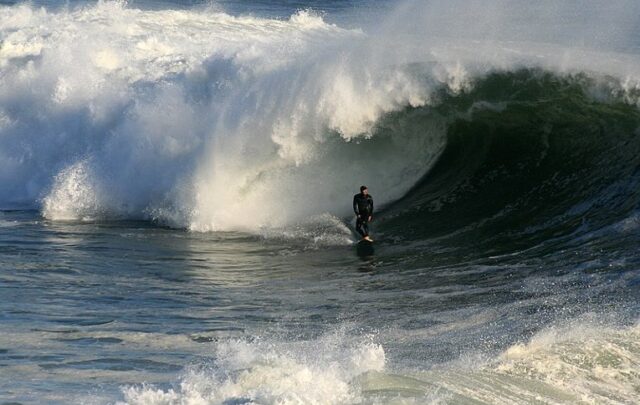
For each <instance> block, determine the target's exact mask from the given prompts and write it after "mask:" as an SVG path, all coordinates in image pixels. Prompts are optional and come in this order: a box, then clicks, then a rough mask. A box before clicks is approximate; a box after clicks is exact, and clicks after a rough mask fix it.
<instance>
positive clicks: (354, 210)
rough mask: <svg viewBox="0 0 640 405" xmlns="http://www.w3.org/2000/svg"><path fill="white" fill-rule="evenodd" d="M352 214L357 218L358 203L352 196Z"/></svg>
mask: <svg viewBox="0 0 640 405" xmlns="http://www.w3.org/2000/svg"><path fill="white" fill-rule="evenodd" d="M353 212H355V213H356V216H359V215H360V214H359V213H358V201H357V200H356V196H353Z"/></svg>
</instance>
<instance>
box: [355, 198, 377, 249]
mask: <svg viewBox="0 0 640 405" xmlns="http://www.w3.org/2000/svg"><path fill="white" fill-rule="evenodd" d="M353 211H354V212H355V213H356V217H357V220H356V231H358V233H359V234H360V235H362V239H363V240H366V241H368V242H373V239H371V237H369V222H371V220H372V219H373V198H372V197H371V195H369V190H367V186H362V187H360V193H358V194H356V195H354V196H353Z"/></svg>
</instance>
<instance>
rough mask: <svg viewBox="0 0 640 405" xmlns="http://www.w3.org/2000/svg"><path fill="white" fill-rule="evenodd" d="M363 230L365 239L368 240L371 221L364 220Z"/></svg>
mask: <svg viewBox="0 0 640 405" xmlns="http://www.w3.org/2000/svg"><path fill="white" fill-rule="evenodd" d="M362 230H363V231H364V232H363V233H362V236H363V237H365V238H366V237H367V236H369V221H367V220H366V219H363V220H362Z"/></svg>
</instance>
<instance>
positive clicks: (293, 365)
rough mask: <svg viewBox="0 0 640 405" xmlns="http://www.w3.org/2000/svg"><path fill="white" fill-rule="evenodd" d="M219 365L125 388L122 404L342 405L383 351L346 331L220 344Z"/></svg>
mask: <svg viewBox="0 0 640 405" xmlns="http://www.w3.org/2000/svg"><path fill="white" fill-rule="evenodd" d="M215 357H216V360H215V364H213V365H211V366H206V367H193V368H190V369H189V370H187V371H186V372H185V375H184V376H183V378H182V380H181V382H180V387H179V388H178V389H168V390H162V389H157V388H154V387H152V386H148V385H141V386H130V387H126V388H124V389H123V394H124V401H123V402H121V404H132V405H133V404H140V405H142V404H145V405H147V404H178V403H189V404H198V403H206V404H224V403H259V404H283V405H285V404H340V403H350V402H356V401H357V399H358V398H359V389H358V387H357V385H353V384H352V380H353V379H354V378H355V377H356V376H358V375H361V374H362V373H365V372H368V371H382V370H383V369H384V364H385V354H384V350H383V349H382V347H381V346H380V345H378V344H376V343H374V342H373V341H372V340H371V339H370V338H364V339H363V340H361V341H359V342H352V343H345V336H344V335H343V334H342V333H338V334H337V335H327V336H325V337H323V338H320V339H319V340H314V341H306V342H289V343H283V342H273V341H261V340H255V341H252V342H248V341H242V340H236V341H230V342H227V343H222V344H220V345H219V346H218V347H217V350H216V356H215Z"/></svg>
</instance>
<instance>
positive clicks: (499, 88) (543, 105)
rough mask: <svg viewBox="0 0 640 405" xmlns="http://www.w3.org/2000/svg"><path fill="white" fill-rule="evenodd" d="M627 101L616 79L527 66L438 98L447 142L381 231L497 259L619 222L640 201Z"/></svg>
mask: <svg viewBox="0 0 640 405" xmlns="http://www.w3.org/2000/svg"><path fill="white" fill-rule="evenodd" d="M596 94H597V95H598V97H596ZM625 96H629V94H626V93H624V92H623V91H622V90H621V89H620V87H617V84H616V82H615V81H614V80H613V79H611V78H598V79H593V78H590V77H589V76H587V75H585V74H580V75H557V74H553V73H550V72H545V71H540V70H530V69H526V70H520V71H516V72H498V73H493V74H491V75H489V76H487V77H484V78H481V79H478V80H477V81H476V83H474V85H473V86H472V88H471V90H468V91H463V92H462V93H460V94H451V93H450V92H447V91H444V90H443V91H442V92H441V93H440V95H439V97H440V100H439V103H438V105H437V107H430V109H433V110H435V111H436V112H438V113H439V114H441V115H442V116H445V117H447V119H448V120H449V125H448V133H447V146H446V148H445V150H444V152H443V154H442V155H441V156H440V157H439V160H438V162H437V163H436V165H435V166H434V167H433V168H432V170H430V171H429V173H428V174H427V175H426V176H425V177H424V178H423V180H422V181H421V182H419V184H417V185H416V186H415V187H414V188H413V189H412V190H411V191H410V192H409V193H408V194H407V195H405V196H404V197H403V198H401V199H400V200H399V201H397V202H395V203H394V204H392V205H391V206H389V207H387V209H386V210H385V212H384V214H383V215H382V216H381V221H380V222H381V223H380V225H379V228H380V229H381V230H382V231H383V232H384V233H385V234H387V235H394V236H395V237H396V238H399V239H400V240H404V241H424V240H432V241H433V240H446V241H447V245H450V246H451V245H456V246H475V247H477V248H480V249H483V250H484V251H485V252H486V254H502V253H508V252H510V251H515V250H519V249H526V248H528V247H531V246H535V245H536V244H539V243H542V242H545V241H550V240H559V239H563V238H565V237H566V238H565V239H575V238H576V237H577V235H579V234H585V233H588V232H594V231H595V230H597V229H601V228H603V227H607V226H609V225H612V224H614V223H616V222H618V221H621V220H623V219H624V218H626V217H628V216H630V215H632V214H633V212H634V210H635V209H636V208H637V207H638V203H639V202H640V192H639V185H640V184H639V183H640V172H639V170H638V166H639V163H640V137H639V136H638V127H639V126H640V111H639V110H638V109H637V107H636V106H635V105H632V104H629V103H628V102H627V101H626V100H627V99H625ZM407 113H409V111H404V112H402V113H398V114H399V115H402V114H407ZM387 119H397V117H387ZM565 242H566V240H565Z"/></svg>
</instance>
